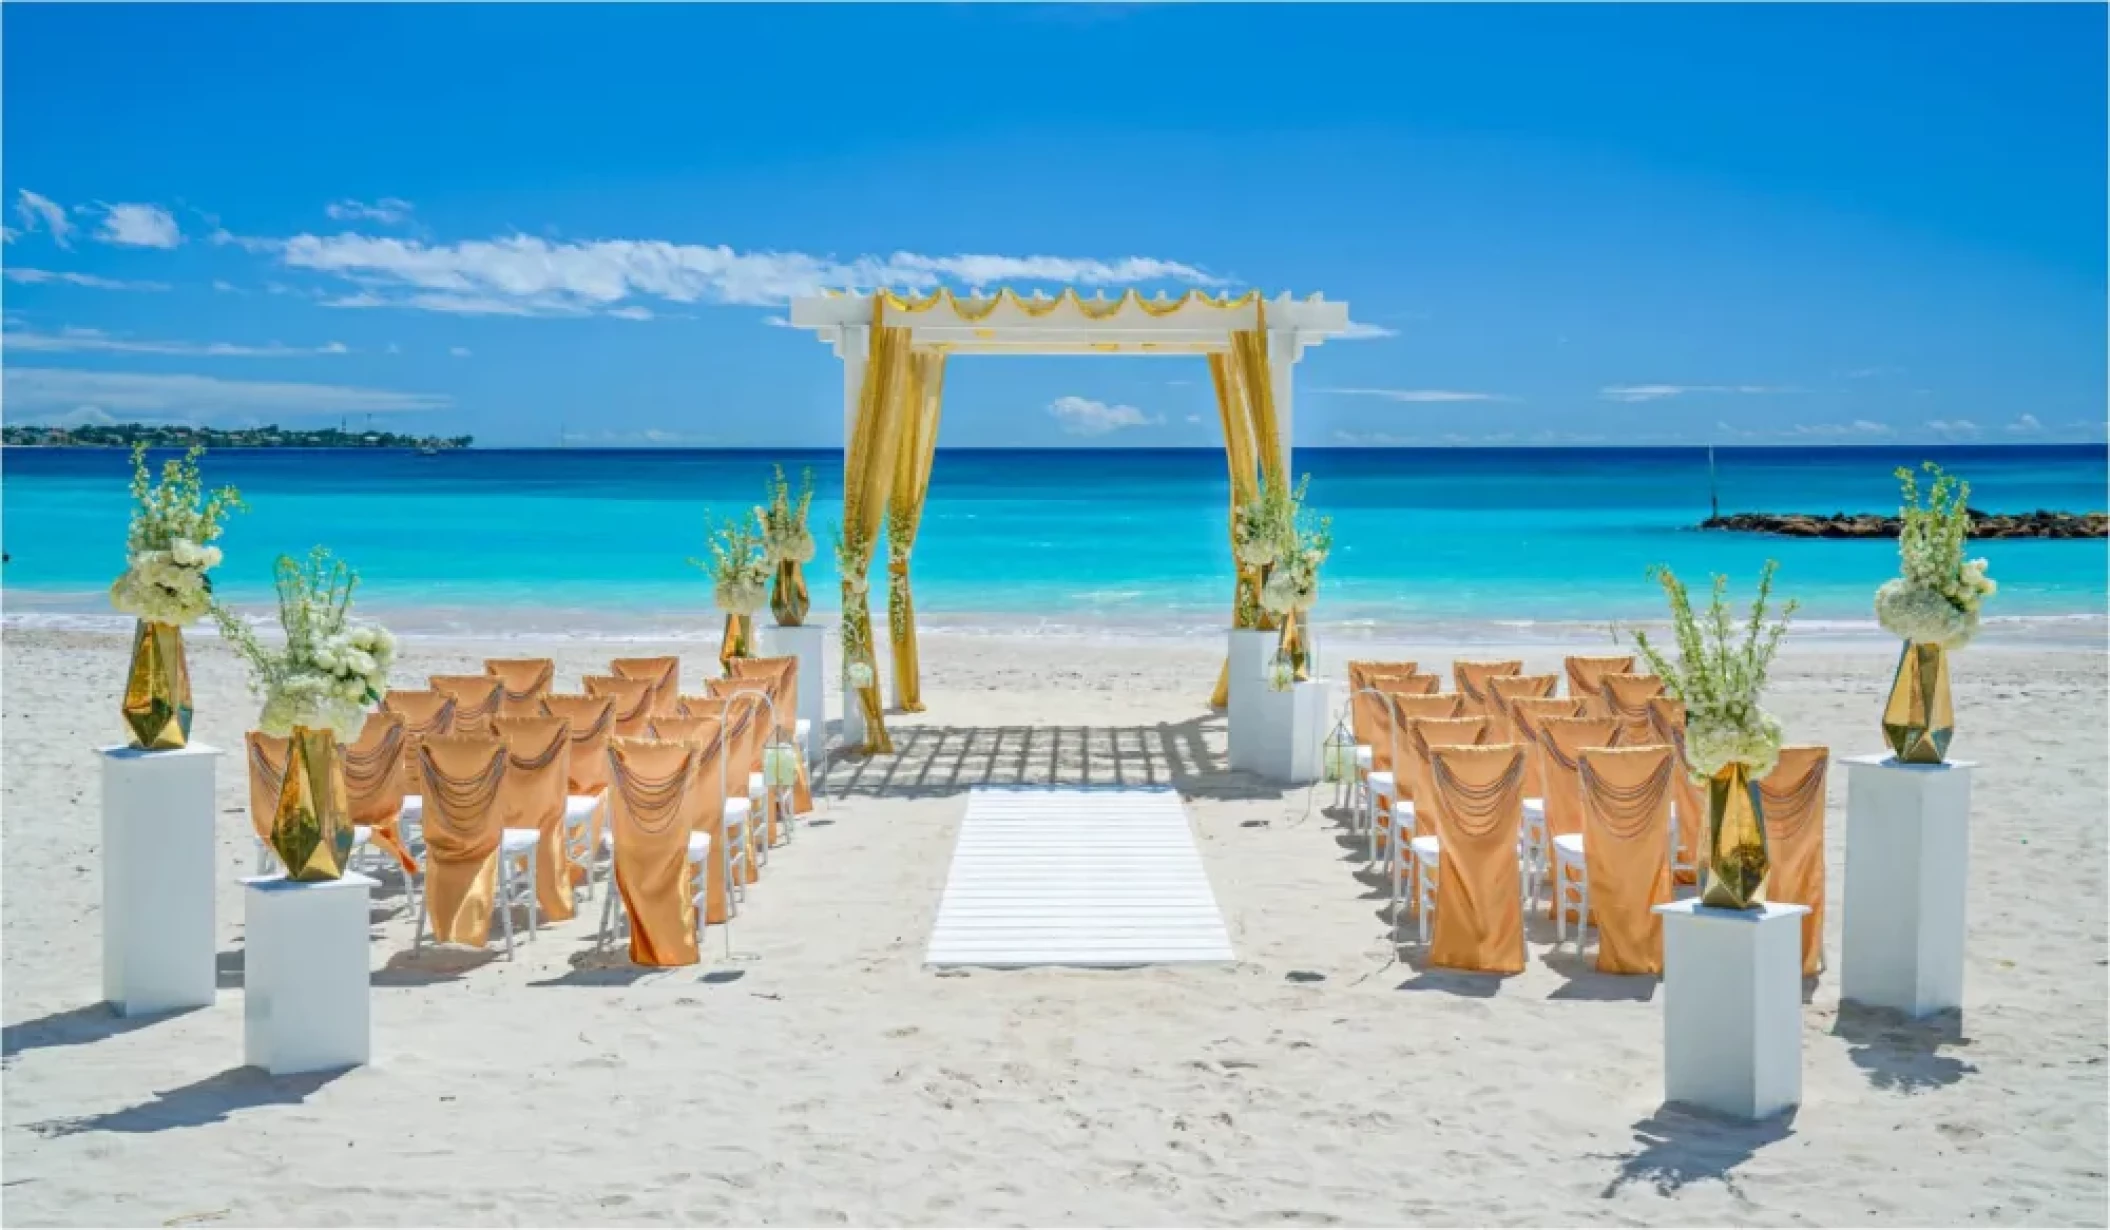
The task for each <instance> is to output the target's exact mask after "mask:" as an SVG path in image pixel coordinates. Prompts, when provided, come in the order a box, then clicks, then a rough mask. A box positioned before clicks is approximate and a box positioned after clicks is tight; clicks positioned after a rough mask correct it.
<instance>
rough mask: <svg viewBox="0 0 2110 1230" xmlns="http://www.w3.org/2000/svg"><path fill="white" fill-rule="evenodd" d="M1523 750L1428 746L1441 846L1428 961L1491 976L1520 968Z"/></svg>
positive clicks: (1504, 746) (1498, 746)
mask: <svg viewBox="0 0 2110 1230" xmlns="http://www.w3.org/2000/svg"><path fill="white" fill-rule="evenodd" d="M1527 759H1528V757H1527V756H1526V755H1525V748H1524V747H1523V746H1522V745H1520V744H1515V743H1499V744H1493V745H1490V746H1487V747H1432V748H1431V749H1430V750H1429V779H1428V785H1429V795H1430V798H1431V799H1432V800H1433V801H1434V802H1435V804H1436V806H1435V809H1434V811H1435V820H1436V825H1435V828H1434V829H1433V830H1431V829H1429V828H1428V827H1427V826H1426V825H1425V824H1424V825H1423V826H1422V831H1423V832H1424V833H1428V832H1431V831H1433V832H1434V833H1435V835H1436V838H1437V842H1438V856H1437V863H1438V873H1437V877H1436V922H1435V933H1434V934H1433V935H1432V936H1431V937H1430V941H1429V963H1430V964H1431V965H1442V966H1447V967H1449V968H1452V969H1469V970H1480V971H1482V972H1484V973H1490V974H1517V973H1522V972H1523V970H1524V893H1523V885H1522V884H1521V883H1519V882H1518V878H1517V833H1518V831H1519V830H1520V829H1522V828H1523V825H1524V762H1525V761H1526V760H1527Z"/></svg>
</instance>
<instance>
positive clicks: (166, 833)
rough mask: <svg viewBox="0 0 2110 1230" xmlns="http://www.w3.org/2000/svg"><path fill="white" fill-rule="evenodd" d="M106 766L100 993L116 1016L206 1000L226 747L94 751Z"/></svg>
mask: <svg viewBox="0 0 2110 1230" xmlns="http://www.w3.org/2000/svg"><path fill="white" fill-rule="evenodd" d="M97 750H98V751H99V752H100V753H101V755H102V761H103V767H102V775H103V998H104V999H105V1000H108V1001H109V1003H110V1006H111V1007H112V1008H113V1009H115V1010H116V1011H117V1014H118V1015H119V1016H144V1015H146V1014H149V1013H154V1012H173V1011H175V1010H176V1009H179V1008H203V1007H206V1006H208V1005H210V1004H211V1003H212V1001H213V993H214V989H215V987H216V985H217V983H218V978H219V975H218V971H217V969H216V968H215V962H214V953H213V944H214V937H213V887H214V880H215V878H216V877H215V875H214V867H215V863H216V859H215V857H214V850H215V847H214V841H213V770H214V767H215V765H216V764H217V763H218V761H219V758H220V749H218V748H216V747H207V746H206V745H204V744H202V743H193V744H191V745H190V746H189V747H186V748H180V749H178V750H175V751H169V752H144V751H140V750H138V749H136V748H129V747H106V748H100V749H97Z"/></svg>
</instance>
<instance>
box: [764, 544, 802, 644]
mask: <svg viewBox="0 0 2110 1230" xmlns="http://www.w3.org/2000/svg"><path fill="white" fill-rule="evenodd" d="M811 606H812V600H811V599H809V598H808V597H807V596H806V566H805V565H804V564H801V563H799V562H798V561H797V560H795V559H787V560H780V561H778V563H777V576H776V583H775V584H773V585H771V586H770V587H769V613H770V614H772V615H774V616H776V617H777V626H778V627H780V628H796V627H798V626H799V625H800V624H802V623H805V622H806V611H807V610H808V609H809V608H810V607H811Z"/></svg>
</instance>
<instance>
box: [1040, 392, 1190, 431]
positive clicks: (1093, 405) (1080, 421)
mask: <svg viewBox="0 0 2110 1230" xmlns="http://www.w3.org/2000/svg"><path fill="white" fill-rule="evenodd" d="M1048 413H1049V414H1051V415H1054V416H1055V421H1056V422H1057V423H1060V424H1061V425H1062V429H1063V430H1064V431H1065V432H1068V433H1069V434H1070V435H1073V436H1103V435H1105V434H1107V433H1108V432H1113V431H1121V430H1123V429H1125V428H1129V427H1156V426H1158V425H1160V424H1162V423H1163V422H1164V421H1165V420H1164V418H1163V416H1161V415H1152V414H1145V413H1143V412H1142V411H1141V410H1138V409H1136V408H1135V407H1134V406H1114V405H1108V404H1107V403H1106V402H1103V401H1093V400H1092V399H1091V398H1089V397H1058V398H1056V399H1055V400H1054V401H1053V402H1051V403H1049V405H1048Z"/></svg>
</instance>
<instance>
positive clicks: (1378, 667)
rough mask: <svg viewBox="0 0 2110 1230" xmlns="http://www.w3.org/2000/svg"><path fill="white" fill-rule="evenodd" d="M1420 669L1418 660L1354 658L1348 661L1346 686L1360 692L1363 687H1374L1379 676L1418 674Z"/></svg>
mask: <svg viewBox="0 0 2110 1230" xmlns="http://www.w3.org/2000/svg"><path fill="white" fill-rule="evenodd" d="M1420 669H1421V664H1420V663H1418V662H1373V661H1369V660H1367V659H1360V660H1354V661H1351V662H1349V663H1348V687H1349V688H1350V689H1351V690H1353V691H1357V692H1360V691H1362V690H1363V689H1364V688H1374V687H1376V686H1377V680H1378V679H1379V678H1380V677H1385V678H1390V677H1392V676H1395V675H1413V674H1419V673H1420Z"/></svg>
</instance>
